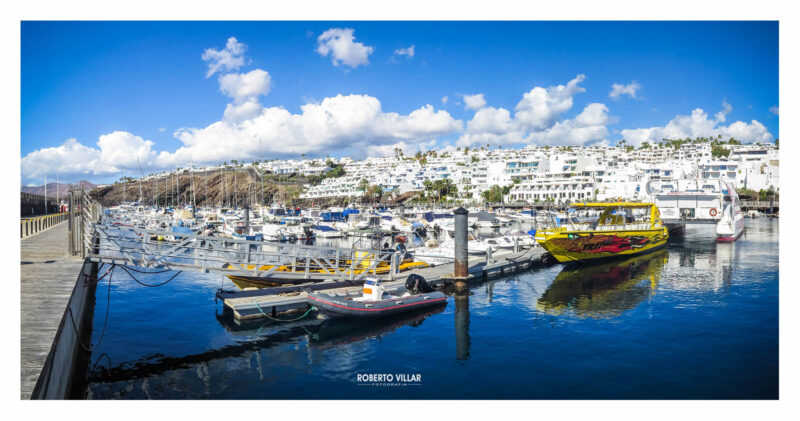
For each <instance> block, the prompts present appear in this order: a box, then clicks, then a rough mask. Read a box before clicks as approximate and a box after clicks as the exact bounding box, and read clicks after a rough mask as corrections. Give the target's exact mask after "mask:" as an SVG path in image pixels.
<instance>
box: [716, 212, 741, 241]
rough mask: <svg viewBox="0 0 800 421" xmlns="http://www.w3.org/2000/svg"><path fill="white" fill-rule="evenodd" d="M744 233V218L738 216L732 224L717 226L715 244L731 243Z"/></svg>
mask: <svg viewBox="0 0 800 421" xmlns="http://www.w3.org/2000/svg"><path fill="white" fill-rule="evenodd" d="M742 233H744V216H743V215H741V214H739V215H737V218H736V219H735V220H734V222H732V223H731V222H729V223H723V224H720V225H717V242H719V243H732V242H734V241H736V240H738V239H739V237H741V236H742Z"/></svg>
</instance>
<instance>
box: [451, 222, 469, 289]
mask: <svg viewBox="0 0 800 421" xmlns="http://www.w3.org/2000/svg"><path fill="white" fill-rule="evenodd" d="M453 214H455V221H454V227H455V256H454V257H455V264H454V266H455V267H454V268H453V275H454V279H455V283H454V286H455V289H456V292H463V291H466V290H467V289H468V286H467V277H468V276H469V249H468V241H467V215H468V214H469V211H467V210H466V209H464V208H463V207H460V208H458V209H456V210H454V211H453Z"/></svg>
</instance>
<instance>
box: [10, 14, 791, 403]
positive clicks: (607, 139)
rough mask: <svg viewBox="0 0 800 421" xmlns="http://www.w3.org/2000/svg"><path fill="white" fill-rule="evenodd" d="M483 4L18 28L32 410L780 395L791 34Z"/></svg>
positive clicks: (23, 315) (23, 342) (771, 25)
mask: <svg viewBox="0 0 800 421" xmlns="http://www.w3.org/2000/svg"><path fill="white" fill-rule="evenodd" d="M328 6H329V7H328V8H330V9H331V10H337V11H339V14H341V10H343V9H342V7H341V5H338V4H330V5H328ZM484 6H487V7H488V8H487V7H484V8H483V9H486V10H484V11H482V12H480V13H481V14H480V15H478V16H477V19H478V20H475V21H454V20H439V21H436V20H426V19H419V20H413V21H412V20H410V21H400V20H396V18H392V17H391V16H389V20H376V21H369V20H359V19H356V20H347V21H325V20H320V19H316V18H315V19H311V20H308V19H306V20H304V19H303V16H304V14H303V13H306V14H307V12H308V11H309V10H312V9H309V8H308V7H306V9H308V10H305V11H304V12H301V13H300V15H298V16H299V18H298V17H295V18H292V19H294V20H280V19H282V18H281V16H283V13H284V12H283V11H279V12H280V13H272V14H271V16H272V15H275V16H272V17H271V18H270V19H272V20H270V21H259V20H258V19H259V18H258V15H257V14H256V15H254V16H255V17H250V16H248V17H247V20H246V21H236V20H230V19H227V18H226V19H223V20H217V21H202V20H191V19H188V20H187V19H184V18H181V16H183V14H187V13H192V14H197V13H198V12H197V11H195V10H194V8H185V7H184V8H182V9H180V10H179V11H178V12H177V14H175V13H173V15H174V16H172V17H169V16H168V17H167V19H166V20H164V19H158V20H152V21H148V20H141V19H139V20H130V19H127V18H125V15H124V13H125V10H127V9H124V8H123V9H121V10H122V11H123V14H122V15H120V16H119V19H117V18H115V19H114V20H109V21H102V20H91V19H89V20H86V19H83V18H81V17H80V15H77V18H76V19H77V20H72V21H62V20H57V18H56V20H47V19H45V20H41V19H35V18H36V16H37V15H36V13H34V14H32V15H31V16H28V17H27V18H26V19H28V18H31V17H33V18H34V19H33V20H20V21H19V22H18V23H19V28H18V29H19V31H17V35H19V37H18V38H13V37H12V40H13V39H17V40H18V41H19V42H17V44H16V45H15V46H13V48H12V49H11V50H12V52H13V51H14V50H16V49H19V54H11V56H12V57H14V60H16V59H19V60H20V63H19V66H11V68H12V70H13V69H18V70H20V77H19V78H18V79H19V80H18V82H19V83H20V89H19V92H18V93H19V94H20V95H19V98H18V99H19V100H20V108H21V115H20V118H19V119H18V120H19V124H21V130H20V137H21V144H20V146H21V148H20V164H19V168H18V170H19V171H18V174H16V175H14V176H13V177H11V179H12V180H18V182H19V190H20V196H19V197H20V228H19V230H20V231H19V244H20V273H21V276H20V297H19V300H20V311H19V316H20V329H21V335H20V353H19V362H20V378H19V381H20V383H19V385H20V389H19V393H18V395H16V394H15V396H14V397H15V398H18V399H20V400H34V401H37V400H48V401H51V400H140V399H142V400H144V399H146V400H172V399H174V400H185V401H197V400H214V399H220V400H221V399H225V400H237V401H240V402H239V403H235V402H234V403H233V404H234V405H228V404H223V403H219V404H216V405H215V409H219V412H217V413H214V412H213V411H211V410H208V411H206V408H205V405H197V404H193V403H191V402H187V403H186V404H187V405H188V406H190V407H193V408H194V409H195V410H197V411H198V412H201V414H202V415H203V416H202V417H201V418H208V417H212V416H213V417H214V418H220V417H229V418H230V417H231V416H232V414H236V416H239V417H241V416H258V415H260V414H261V413H264V411H261V412H253V413H244V412H243V411H242V409H248V404H247V403H244V402H241V401H243V400H272V402H268V403H267V402H265V403H267V404H268V405H269V407H268V408H267V410H266V414H267V415H268V416H272V415H274V414H279V415H280V414H281V410H283V409H284V408H281V406H282V405H284V404H285V405H286V406H287V408H286V409H287V410H288V411H291V412H286V413H291V414H293V415H295V416H298V415H299V414H300V411H298V409H300V410H301V411H303V410H304V411H305V412H306V413H307V414H308V415H310V416H312V417H325V418H338V417H350V418H352V415H353V414H354V413H356V414H361V415H367V416H379V417H382V416H384V415H395V414H394V412H397V411H394V412H393V411H392V410H391V409H389V410H387V409H386V408H387V407H386V405H385V404H384V405H381V404H380V403H378V402H375V403H376V404H377V405H369V403H368V402H366V405H365V404H364V402H356V401H366V400H373V399H374V400H395V401H398V403H400V401H405V402H409V401H411V400H431V401H434V400H436V401H440V400H447V401H462V402H463V401H466V400H483V401H485V400H498V401H500V400H502V401H505V402H498V404H499V405H498V406H503V407H505V408H504V409H505V410H511V411H515V413H516V414H517V415H518V414H521V413H525V414H529V415H533V416H548V415H555V416H556V417H560V418H577V417H580V416H581V415H582V414H579V412H580V411H579V410H580V409H581V408H577V409H576V408H573V407H572V406H570V407H569V408H565V409H567V411H566V412H564V411H559V412H558V413H548V410H549V408H544V412H543V411H542V409H541V408H539V407H540V406H541V405H536V404H535V403H534V404H533V405H532V406H531V408H530V410H528V411H525V412H523V411H521V410H519V408H515V405H509V402H508V401H509V400H569V399H576V400H587V401H590V400H600V399H615V400H620V401H624V400H655V401H660V400H667V399H670V400H672V399H674V400H724V401H725V402H724V403H723V405H720V406H725V407H726V408H728V409H729V410H732V411H736V410H737V409H738V406H737V405H728V404H727V402H729V401H730V400H736V399H741V400H778V399H779V398H781V397H784V399H785V396H786V395H785V394H784V392H785V389H786V388H785V387H782V385H783V383H784V382H783V380H785V379H786V378H789V377H791V376H787V375H784V374H783V373H780V369H781V368H784V367H787V366H788V365H787V364H781V363H782V362H785V361H780V357H781V356H783V357H785V358H790V357H791V356H792V355H791V352H782V351H784V350H783V347H784V345H785V344H786V343H789V342H790V339H791V338H781V337H780V335H779V328H781V327H786V326H785V325H787V323H783V325H781V324H780V323H779V321H780V322H784V321H785V320H779V299H780V298H784V299H786V298H787V297H786V296H784V297H780V286H781V283H780V280H779V272H780V269H779V268H780V264H781V261H780V260H781V256H780V252H781V248H780V244H779V238H780V234H781V232H780V223H781V200H780V199H781V194H782V193H783V194H784V195H786V197H787V198H789V199H790V198H791V191H786V190H784V191H783V192H782V191H781V190H782V189H781V183H780V181H781V180H780V179H781V160H783V161H784V163H783V165H784V171H783V172H784V173H786V172H787V171H786V170H787V168H786V166H787V165H788V169H789V170H791V162H792V161H791V156H788V157H787V156H782V155H785V154H786V151H787V150H789V151H790V150H791V148H792V145H793V142H792V141H791V133H790V134H789V139H790V143H788V144H786V143H785V144H784V150H783V151H782V150H781V147H780V146H781V145H780V140H779V136H778V135H779V133H780V132H781V130H780V128H781V127H780V117H779V115H780V105H781V104H780V103H779V102H780V101H779V99H785V97H786V96H785V95H779V94H780V92H778V91H779V90H778V89H777V88H778V85H779V83H778V82H779V80H778V79H779V76H780V75H785V74H787V72H779V70H781V66H779V65H780V64H781V63H783V61H781V60H779V50H780V49H779V46H781V45H783V46H785V45H788V44H787V43H779V38H780V36H781V35H785V34H784V32H785V31H782V30H781V31H779V29H786V28H790V29H791V28H793V27H794V26H793V25H790V24H787V25H779V23H778V22H777V21H770V20H758V21H747V20H735V19H734V20H729V21H726V20H708V21H702V20H700V21H698V20H693V19H687V20H684V21H681V20H674V21H652V20H651V21H635V20H633V21H631V20H615V21H599V20H593V21H592V20H590V21H584V20H562V21H551V22H548V21H542V20H538V21H526V20H525V19H527V18H530V17H531V16H534V15H530V14H529V13H528V14H526V13H525V12H524V11H523V12H520V13H517V12H511V13H515V14H518V15H520V17H515V16H511V20H498V21H491V20H486V19H487V18H486V16H489V18H490V19H491V15H490V14H487V13H488V11H490V9H491V10H494V9H498V7H494V6H493V5H491V4H489V5H484ZM595 6H596V5H595ZM300 7H302V6H300ZM598 7H600V6H598ZM145 8H146V7H145ZM601 8H602V7H601ZM73 9H74V7H73ZM140 9H141V8H140ZM200 9H202V7H201V8H200ZM228 9H230V10H234V15H235V14H236V11H239V13H244V12H242V11H248V12H249V11H251V10H254V9H253V7H248V8H241V7H239V8H236V7H233V8H230V7H229V8H227V9H225V11H226V12H227V11H228ZM323 9H325V8H313V10H314V11H321V14H322V19H324V18H325V13H326V12H325V10H323ZM411 9H414V8H413V7H412V8H411ZM500 9H502V10H506V9H507V10H506V12H505V13H506V14H508V10H512V11H514V10H516V9H519V7H516V8H514V7H511V8H508V7H506V8H503V7H500V8H499V9H498V10H500ZM523 9H524V8H523ZM584 9H586V8H583V9H580V10H584ZM590 9H591V8H589V9H586V10H588V12H587V11H585V10H584V13H589V15H590V16H594V14H595V13H594V12H593V11H591V10H590ZM606 9H608V8H607V7H606ZM695 9H696V8H695ZM42 10H49V9H42ZM54 10H55V9H54ZM70 10H72V9H70ZM137 10H138V9H137ZM221 10H222V9H220V8H219V7H217V10H216V11H215V12H214V11H212V12H211V16H217V15H219V14H220V11H221ZM414 10H416V9H414ZM576 10H577V9H576ZM78 13H79V12H78ZM200 13H201V14H200V16H201V18H202V12H200ZM537 13H538V14H537V15H536V16H538V15H541V13H539V12H537ZM609 13H613V12H609ZM251 14H252V13H251ZM573 14H574V11H573ZM750 14H752V13H750ZM484 15H485V16H484ZM527 15H530V16H527ZM289 16H292V15H291V14H290V15H289ZM526 16H527V17H526ZM748 16H749V15H748ZM767 17H768V18H769V16H767ZM144 19H147V17H145V18H144ZM169 19H173V20H169ZM234 19H235V17H234ZM392 19H395V20H392ZM537 19H539V18H537ZM13 26H14V25H12V27H13ZM12 29H13V28H12ZM789 44H790V43H789ZM87 46H90V47H91V48H89V47H87ZM787 62H788V61H787ZM14 80H15V81H16V80H17V79H14ZM11 91H12V93H13V92H17V91H16V90H13V89H12V90H11ZM784 111H785V110H784ZM790 111H791V110H790ZM784 128H785V127H784ZM784 134H785V133H784ZM13 153H16V152H13ZM7 167H8V169H10V170H14V166H7ZM789 174H791V171H789ZM785 176H786V175H785V174H784V177H785ZM14 182H15V183H16V182H17V181H14ZM784 184H786V182H785V180H784ZM790 184H791V183H790ZM790 211H791V209H790ZM785 215H786V216H785V218H789V219H788V221H789V223H793V216H792V214H791V212H790V213H789V214H785ZM784 228H786V227H784ZM784 231H785V229H784ZM784 234H786V233H785V232H784ZM785 236H786V235H785ZM789 238H792V237H791V236H789ZM784 252H786V250H784ZM784 254H786V253H784ZM784 260H785V256H784ZM783 263H784V264H785V263H787V262H786V261H784V262H783ZM784 266H785V265H784ZM788 282H791V279H790V280H789V281H788ZM786 284H787V282H786V281H785V282H784V286H785V285H786ZM790 295H791V294H790ZM789 298H791V297H789ZM12 307H13V306H12ZM783 307H787V306H782V307H781V308H783ZM781 316H782V315H781ZM784 330H786V329H784ZM790 330H791V329H790ZM787 339H788V340H787ZM779 347H780V351H781V352H779ZM345 399H346V400H352V401H354V402H353V403H354V405H349V409H350V410H349V411H336V410H335V409H331V408H325V407H326V406H329V404H326V403H324V402H322V403H321V405H320V406H319V407H314V406H313V405H311V402H308V403H306V402H298V403H300V405H299V406H298V405H297V403H295V402H285V403H281V402H278V400H308V401H311V400H317V401H328V402H329V401H330V400H345ZM409 403H411V405H413V404H414V402H409ZM451 403H453V404H454V406H461V407H462V408H461V409H462V410H466V411H470V409H469V408H470V405H460V403H461V402H451ZM465 403H466V402H465ZM255 404H256V405H257V406H263V404H258V403H255ZM25 405H26V406H33V407H36V408H37V410H38V408H39V407H47V408H51V407H52V405H51V404H36V403H31V404H25ZM251 405H252V403H251ZM648 405H650V404H648ZM70 406H72V405H70ZM423 406H424V405H423ZM437 406H438V404H437ZM544 406H549V405H544ZM573 406H574V405H573ZM579 406H580V405H579ZM273 407H275V408H273ZM234 408H235V409H234ZM481 408H482V409H481V411H482V412H476V411H471V412H472V413H471V414H470V415H472V417H476V416H477V417H481V418H487V417H492V416H503V415H505V414H504V413H503V412H504V411H500V410H495V408H492V407H490V406H485V405H481ZM51 409H55V410H58V408H55V407H52V408H51ZM153 409H154V411H158V412H155V414H154V415H155V416H156V417H157V418H159V419H160V418H164V417H165V416H169V412H162V411H161V409H160V408H153ZM170 409H171V408H170ZM424 410H425V411H426V412H425V414H426V415H428V417H429V418H432V417H435V416H437V415H439V414H437V413H435V412H428V411H427V408H425V409H424ZM753 410H754V411H756V412H757V414H762V415H763V412H761V411H760V408H759V405H753ZM25 411H26V412H25V413H26V414H28V412H27V411H28V409H27V408H26V409H25ZM72 412H74V411H72ZM139 412H140V411H134V412H131V413H130V414H125V415H127V416H131V417H141V416H149V414H144V415H143V414H140V413H139ZM145 412H146V411H145ZM190 412H191V411H183V410H182V409H180V410H179V413H180V414H181V416H185V417H190V416H191V417H194V414H191V413H190ZM607 412H608V411H607ZM88 413H89V416H94V417H107V415H104V414H105V413H104V412H103V411H98V410H96V409H90V410H89V411H88ZM445 414H446V415H445V416H446V417H450V418H454V417H455V418H459V417H461V415H460V414H459V413H458V412H457V411H449V410H448V411H447V412H446V413H445ZM598 414H600V412H594V413H589V416H590V417H597V416H598ZM609 414H610V416H613V417H618V418H619V417H622V418H627V417H635V416H638V417H639V418H641V416H642V414H641V411H639V412H636V411H627V412H620V414H621V415H620V414H617V413H616V412H609ZM656 414H658V415H661V416H663V415H666V413H661V412H658V411H656ZM714 414H715V415H717V416H718V417H722V415H720V412H717V411H716V409H714ZM601 415H602V414H601ZM739 415H740V416H749V414H747V413H745V412H741V413H740V414H739ZM52 416H63V415H61V414H59V415H51V416H50V417H52ZM699 416H702V414H700V415H698V414H692V415H691V416H690V417H695V418H697V417H699ZM755 416H758V415H755ZM670 417H671V418H686V416H682V417H678V416H671V415H670ZM750 418H752V416H750ZM771 418H775V417H771Z"/></svg>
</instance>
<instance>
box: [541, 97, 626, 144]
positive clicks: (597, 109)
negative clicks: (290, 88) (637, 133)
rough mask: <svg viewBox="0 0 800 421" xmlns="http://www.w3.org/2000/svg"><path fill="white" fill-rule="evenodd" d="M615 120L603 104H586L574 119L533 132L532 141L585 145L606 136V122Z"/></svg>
mask: <svg viewBox="0 0 800 421" xmlns="http://www.w3.org/2000/svg"><path fill="white" fill-rule="evenodd" d="M613 121H615V120H614V119H612V118H611V117H610V116H609V115H608V107H606V106H605V104H599V103H592V104H589V105H587V106H586V107H585V108H584V109H583V111H581V113H580V114H578V115H577V116H576V117H575V118H574V119H565V120H562V121H559V122H557V123H556V124H554V125H553V126H552V127H550V128H549V129H547V130H544V131H537V132H533V133H531V135H530V139H531V140H532V141H535V142H538V143H542V144H547V145H585V144H588V143H594V142H601V141H603V140H605V138H606V136H608V128H606V124H609V123H611V122H613Z"/></svg>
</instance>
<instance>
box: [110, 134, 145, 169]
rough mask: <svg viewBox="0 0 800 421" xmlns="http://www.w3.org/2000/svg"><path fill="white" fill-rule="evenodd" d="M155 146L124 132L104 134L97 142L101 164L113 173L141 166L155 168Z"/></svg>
mask: <svg viewBox="0 0 800 421" xmlns="http://www.w3.org/2000/svg"><path fill="white" fill-rule="evenodd" d="M153 145H154V143H153V142H151V141H149V140H144V139H142V138H141V137H140V136H136V135H134V134H132V133H128V132H123V131H115V132H112V133H109V134H104V135H102V136H100V140H99V141H98V142H97V146H99V147H100V162H101V164H102V165H103V166H105V167H107V168H109V169H111V170H112V171H119V170H122V169H131V168H136V167H137V166H138V165H139V164H141V165H142V166H145V167H151V166H153V165H154V164H155V158H156V153H155V151H154V150H153V149H152V148H153ZM137 159H138V162H137Z"/></svg>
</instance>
